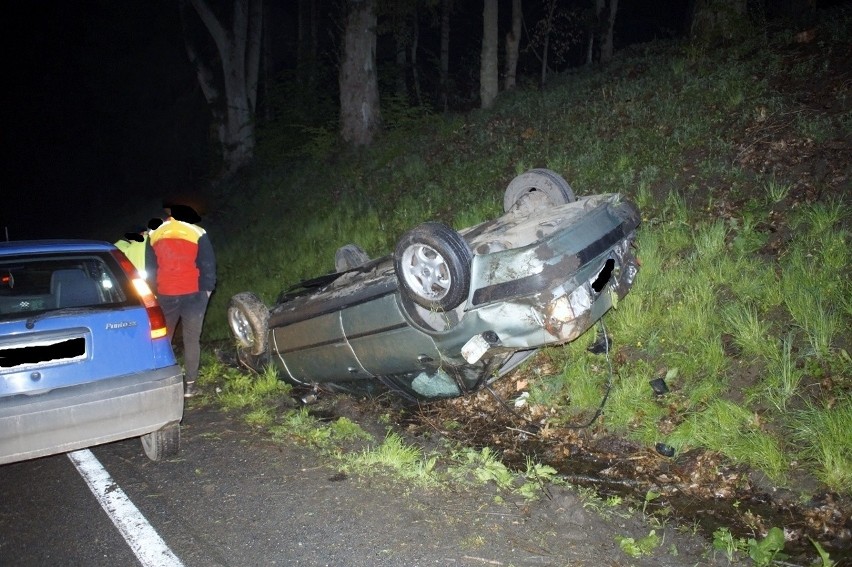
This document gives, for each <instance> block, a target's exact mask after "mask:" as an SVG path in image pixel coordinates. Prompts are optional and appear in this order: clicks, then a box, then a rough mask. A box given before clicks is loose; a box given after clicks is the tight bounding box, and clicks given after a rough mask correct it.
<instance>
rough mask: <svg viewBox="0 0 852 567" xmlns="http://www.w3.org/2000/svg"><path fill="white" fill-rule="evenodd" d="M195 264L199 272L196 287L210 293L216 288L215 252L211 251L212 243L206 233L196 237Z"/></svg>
mask: <svg viewBox="0 0 852 567" xmlns="http://www.w3.org/2000/svg"><path fill="white" fill-rule="evenodd" d="M195 264H196V266H198V274H199V275H198V289H199V290H201V291H206V292H208V294H207V295H210V293H212V292H213V290H214V289H216V254H215V253H214V252H213V245H212V244H211V243H210V237H209V236H207V233H204V234H203V235H202V236H201V238H199V239H198V256H197V257H196V260H195Z"/></svg>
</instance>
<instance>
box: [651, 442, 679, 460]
mask: <svg viewBox="0 0 852 567" xmlns="http://www.w3.org/2000/svg"><path fill="white" fill-rule="evenodd" d="M654 448H655V449H656V450H657V452H658V453H659V454H661V455H662V456H664V457H674V454H675V450H674V447H672V446H671V445H666V444H665V443H657V444H656V445H654Z"/></svg>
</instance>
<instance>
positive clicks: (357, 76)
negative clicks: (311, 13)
mask: <svg viewBox="0 0 852 567" xmlns="http://www.w3.org/2000/svg"><path fill="white" fill-rule="evenodd" d="M338 80H339V84H340V135H341V137H342V138H343V141H345V142H346V143H348V144H352V145H355V146H366V145H369V144H371V143H372V141H373V136H374V135H375V133H376V132H377V131H378V129H379V127H380V126H381V112H380V107H379V81H378V73H377V71H376V13H375V10H374V6H373V0H348V1H347V17H346V30H345V32H344V37H343V60H342V61H341V64H340V74H339V78H338Z"/></svg>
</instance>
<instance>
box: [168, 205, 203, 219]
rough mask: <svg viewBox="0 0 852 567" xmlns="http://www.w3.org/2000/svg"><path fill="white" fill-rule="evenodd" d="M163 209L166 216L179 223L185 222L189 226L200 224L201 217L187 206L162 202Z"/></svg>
mask: <svg viewBox="0 0 852 567" xmlns="http://www.w3.org/2000/svg"><path fill="white" fill-rule="evenodd" d="M163 209H164V210H165V211H166V212H167V213H168V215H169V216H170V217H171V218H173V219H175V220H179V221H181V222H186V223H189V224H198V223H199V222H201V216H200V215H199V214H198V213H197V212H195V209H193V208H192V207H190V206H189V205H183V204H180V203H171V202H164V203H163Z"/></svg>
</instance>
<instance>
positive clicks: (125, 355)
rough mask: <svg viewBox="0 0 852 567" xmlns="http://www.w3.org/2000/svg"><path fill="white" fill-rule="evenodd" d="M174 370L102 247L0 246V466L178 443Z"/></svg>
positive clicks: (148, 305)
mask: <svg viewBox="0 0 852 567" xmlns="http://www.w3.org/2000/svg"><path fill="white" fill-rule="evenodd" d="M182 416H183V374H182V371H181V368H180V366H179V365H178V364H177V362H176V360H175V356H174V353H173V351H172V348H171V345H170V343H169V340H168V336H167V332H166V323H165V318H164V317H163V312H162V311H161V309H160V307H159V305H158V304H157V301H156V299H155V297H154V295H153V294H152V293H151V290H150V288H149V287H148V285H147V284H146V283H145V280H144V279H142V278H141V277H140V276H139V274H138V273H137V272H136V270H135V268H134V267H133V265H132V264H131V263H130V261H129V260H128V259H127V258H126V257H125V256H124V254H122V253H121V252H120V251H119V250H118V249H116V248H115V246H113V245H112V244H109V243H106V242H95V241H82V240H43V241H18V242H14V241H13V242H3V243H0V464H2V463H11V462H15V461H21V460H24V459H30V458H34V457H41V456H44V455H51V454H54V453H61V452H65V451H72V450H76V449H81V448H83V447H90V446H92V445H97V444H101V443H108V442H112V441H117V440H120V439H127V438H130V437H141V439H142V447H143V449H144V451H145V454H146V455H148V457H149V458H151V459H152V460H155V461H156V460H160V459H163V458H166V457H169V456H172V455H174V454H176V453H177V452H178V450H179V448H180V421H181V418H182Z"/></svg>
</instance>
